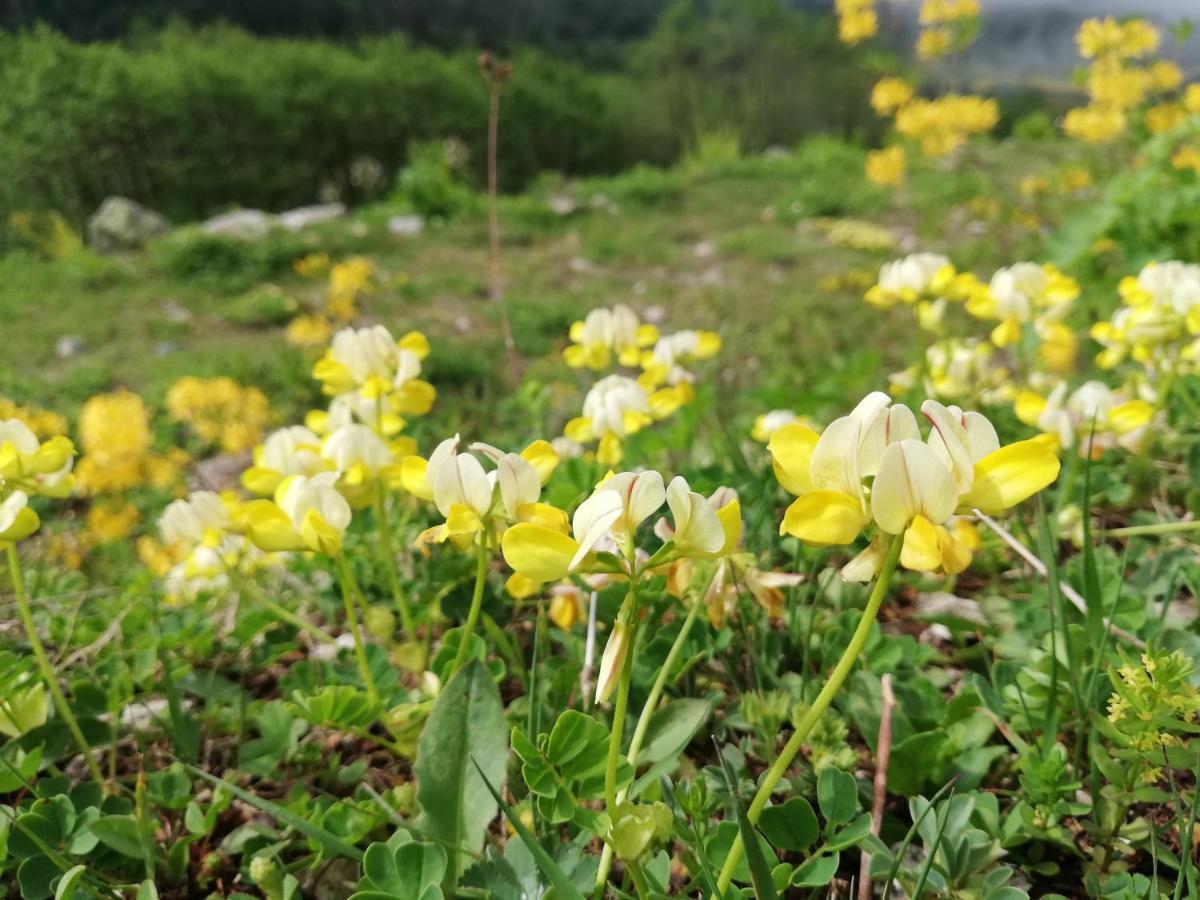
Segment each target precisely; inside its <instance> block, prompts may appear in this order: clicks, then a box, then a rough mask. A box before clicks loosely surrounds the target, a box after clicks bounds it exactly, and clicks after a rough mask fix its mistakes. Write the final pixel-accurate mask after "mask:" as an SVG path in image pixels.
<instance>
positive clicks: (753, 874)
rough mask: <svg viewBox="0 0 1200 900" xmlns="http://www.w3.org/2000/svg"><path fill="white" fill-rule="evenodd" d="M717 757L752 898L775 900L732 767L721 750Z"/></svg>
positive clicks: (769, 868)
mask: <svg viewBox="0 0 1200 900" xmlns="http://www.w3.org/2000/svg"><path fill="white" fill-rule="evenodd" d="M717 757H718V758H719V759H720V760H721V771H722V772H723V773H724V775H725V783H726V784H727V785H728V786H729V796H730V797H732V798H733V811H734V814H735V815H736V816H737V826H738V830H739V831H740V832H741V833H742V848H743V849H744V850H745V852H746V862H747V863H749V865H750V879H751V881H753V883H754V896H756V897H757V898H758V900H775V898H776V897H778V896H779V895H778V894H776V893H775V882H774V881H772V880H771V867H770V866H768V865H767V860H766V857H765V856H763V852H762V846H761V845H760V844H759V843H758V832H757V831H755V830H754V826H753V825H751V824H750V820H749V819H748V818H746V807H745V806H743V805H742V798H741V795H740V794H739V793H738V789H737V775H736V774H735V773H734V771H733V766H731V765H730V764H729V760H728V759H727V758H726V757H725V754H724V753H722V752H721V748H720V747H718V748H717Z"/></svg>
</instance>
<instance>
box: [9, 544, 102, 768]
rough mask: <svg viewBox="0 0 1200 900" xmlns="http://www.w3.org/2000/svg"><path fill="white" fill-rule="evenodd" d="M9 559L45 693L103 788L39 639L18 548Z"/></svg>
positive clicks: (17, 597)
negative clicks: (44, 685) (48, 695)
mask: <svg viewBox="0 0 1200 900" xmlns="http://www.w3.org/2000/svg"><path fill="white" fill-rule="evenodd" d="M7 555H8V571H9V575H10V576H11V577H12V586H13V593H14V594H15V595H16V599H17V610H18V611H19V612H20V615H21V624H22V625H24V626H25V636H26V637H27V638H28V639H29V646H30V648H31V649H32V650H33V656H34V659H36V660H37V664H38V669H39V670H40V671H41V674H42V680H43V681H44V682H45V683H46V689H47V690H49V691H50V696H51V697H53V698H54V706H55V708H56V709H57V710H58V714H59V715H60V716H62V719H63V722H64V723H66V726H67V730H68V731H70V732H71V737H72V738H74V739H75V744H76V746H78V747H79V750H80V752H82V753H83V761H84V762H85V763H86V764H87V767H88V772H89V773H90V774H91V776H92V778H93V780H95V782H96V783H97V784H100V785H103V784H104V783H105V780H104V773H103V772H102V771H101V770H100V764H99V763H98V762H96V760H95V758H94V757H93V756H92V748H91V745H90V744H89V743H88V741H87V738H86V737H84V736H83V729H82V728H80V727H79V720H78V719H76V718H75V713H74V712H73V711H72V710H71V705H70V704H69V703H68V702H67V698H66V696H65V695H64V694H63V692H62V688H61V687H60V686H59V684H58V676H57V675H56V674H55V672H54V666H53V665H52V664H51V663H50V658H49V657H48V656H47V655H46V648H45V647H43V646H42V641H41V638H39V637H38V633H37V625H36V623H35V622H34V621H33V610H32V609H31V608H30V606H29V595H28V594H26V593H25V579H24V578H23V577H22V575H21V560H20V557H19V555H18V554H17V545H16V544H15V543H13V542H11V541H10V542H9V543H8V546H7Z"/></svg>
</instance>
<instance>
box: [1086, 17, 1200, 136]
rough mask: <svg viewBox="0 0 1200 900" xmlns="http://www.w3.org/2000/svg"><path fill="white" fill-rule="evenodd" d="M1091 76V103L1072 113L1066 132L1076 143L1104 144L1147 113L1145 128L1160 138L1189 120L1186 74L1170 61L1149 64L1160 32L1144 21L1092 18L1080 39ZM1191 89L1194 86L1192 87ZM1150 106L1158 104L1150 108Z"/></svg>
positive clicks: (1088, 80)
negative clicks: (1137, 115)
mask: <svg viewBox="0 0 1200 900" xmlns="http://www.w3.org/2000/svg"><path fill="white" fill-rule="evenodd" d="M1076 43H1077V44H1078V46H1079V53H1080V56H1082V57H1083V58H1084V59H1087V60H1090V62H1091V64H1090V66H1089V68H1088V71H1087V81H1086V84H1087V92H1088V102H1087V104H1086V105H1084V106H1080V107H1076V108H1075V109H1071V110H1068V112H1067V114H1066V116H1065V117H1064V119H1063V131H1064V132H1065V133H1066V134H1067V135H1068V136H1070V137H1073V138H1075V139H1076V140H1081V141H1086V142H1088V143H1093V144H1103V143H1108V142H1109V141H1112V140H1113V139H1114V138H1116V137H1118V136H1120V135H1122V134H1124V133H1125V132H1126V130H1127V129H1128V127H1129V125H1130V122H1131V120H1132V117H1133V116H1134V114H1135V113H1137V112H1138V111H1139V110H1143V109H1144V118H1143V121H1144V123H1145V126H1146V128H1147V129H1148V130H1149V131H1150V132H1152V133H1154V134H1158V133H1161V132H1163V131H1168V130H1170V129H1171V128H1174V127H1175V126H1176V125H1178V124H1179V123H1180V122H1182V121H1183V119H1184V118H1185V117H1186V116H1187V114H1188V112H1189V111H1194V110H1189V109H1188V108H1187V99H1188V97H1190V96H1191V94H1190V93H1188V94H1184V95H1183V96H1182V97H1181V96H1178V95H1177V92H1178V91H1179V89H1180V87H1181V86H1182V85H1183V73H1182V72H1181V71H1180V69H1179V66H1178V65H1176V64H1175V63H1174V62H1171V61H1170V60H1162V59H1160V60H1150V59H1148V57H1150V56H1151V55H1152V54H1153V53H1155V51H1157V50H1158V45H1159V33H1158V30H1157V29H1156V28H1155V27H1154V26H1153V25H1151V24H1150V23H1149V22H1147V21H1146V20H1145V19H1127V20H1125V21H1123V22H1118V21H1117V20H1116V19H1113V18H1104V19H1087V20H1085V21H1084V22H1083V23H1082V24H1081V25H1080V27H1079V32H1078V33H1077V34H1076ZM1189 87H1190V86H1189ZM1151 101H1154V105H1152V106H1149V107H1147V104H1149V103H1150V102H1151Z"/></svg>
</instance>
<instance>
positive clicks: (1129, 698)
mask: <svg viewBox="0 0 1200 900" xmlns="http://www.w3.org/2000/svg"><path fill="white" fill-rule="evenodd" d="M1193 668H1194V665H1193V663H1192V660H1191V659H1189V658H1188V656H1187V654H1185V653H1184V652H1183V651H1181V650H1174V651H1170V652H1168V651H1165V650H1155V651H1149V652H1147V653H1144V654H1143V655H1142V658H1141V660H1140V664H1134V663H1131V662H1128V661H1126V662H1125V663H1124V664H1123V665H1121V666H1120V667H1119V668H1116V669H1113V670H1110V672H1109V677H1110V679H1111V680H1112V685H1113V693H1112V694H1111V695H1110V696H1109V698H1108V721H1109V722H1111V723H1112V724H1113V725H1115V726H1116V728H1117V730H1119V731H1120V732H1122V733H1123V734H1124V735H1125V736H1126V738H1127V740H1128V741H1129V745H1130V746H1131V747H1132V748H1133V749H1134V750H1136V751H1138V752H1140V753H1143V754H1151V753H1153V754H1154V758H1155V760H1156V762H1155V763H1154V764H1153V765H1152V766H1151V768H1150V772H1149V773H1147V774H1153V773H1157V772H1158V771H1159V769H1158V767H1157V761H1161V759H1162V750H1163V749H1164V748H1166V747H1178V746H1180V745H1181V744H1182V740H1181V739H1180V736H1181V735H1184V734H1192V733H1194V732H1195V731H1196V725H1197V721H1198V717H1200V690H1197V689H1196V686H1195V685H1194V684H1193V683H1192V679H1191V674H1192V669H1193ZM1145 780H1147V781H1153V780H1155V779H1154V778H1152V777H1150V778H1146V779H1145Z"/></svg>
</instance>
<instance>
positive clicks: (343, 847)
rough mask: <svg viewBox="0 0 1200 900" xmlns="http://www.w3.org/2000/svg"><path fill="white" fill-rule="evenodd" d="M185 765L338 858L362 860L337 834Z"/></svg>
mask: <svg viewBox="0 0 1200 900" xmlns="http://www.w3.org/2000/svg"><path fill="white" fill-rule="evenodd" d="M183 765H184V768H186V769H187V770H188V771H189V772H191V773H192V774H193V775H198V776H199V777H201V778H203V779H204V780H206V781H210V782H212V783H213V784H215V785H219V786H220V787H223V788H225V789H226V790H227V791H229V793H231V794H233V795H234V796H235V797H237V798H238V799H239V800H242V801H244V802H246V803H249V804H250V805H251V806H253V807H254V808H256V809H258V810H261V811H262V812H265V813H266V814H267V815H268V816H272V817H273V818H276V819H278V820H279V821H281V822H285V823H286V824H287V825H289V826H290V827H292V828H295V829H296V830H297V831H298V832H300V833H301V834H302V835H304V836H305V837H310V838H312V839H313V840H314V841H316V842H317V843H318V844H320V845H321V846H322V847H324V848H325V849H326V850H328V851H329V852H331V853H335V854H337V855H338V856H345V857H346V858H347V859H353V860H355V861H358V860H361V859H362V855H363V854H362V851H361V850H359V849H358V848H357V847H355V846H354V845H353V844H350V843H347V842H346V841H343V840H342V839H341V838H340V837H338V836H337V835H336V834H332V833H331V832H328V831H326V830H325V829H324V828H322V827H321V826H319V825H314V824H313V823H312V822H310V821H308V820H307V819H305V818H303V817H302V816H298V815H296V814H295V813H294V812H292V811H291V810H290V809H287V808H285V807H283V806H280V805H279V804H278V803H273V802H271V801H270V800H264V799H263V798H262V797H259V796H257V795H256V794H252V793H250V791H247V790H245V789H243V788H240V787H238V786H237V785H236V784H233V783H231V782H228V781H226V780H225V779H224V778H220V777H218V776H216V775H210V774H209V773H208V772H205V771H204V770H203V769H198V768H196V767H195V766H193V765H189V764H188V763H184V764H183Z"/></svg>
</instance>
